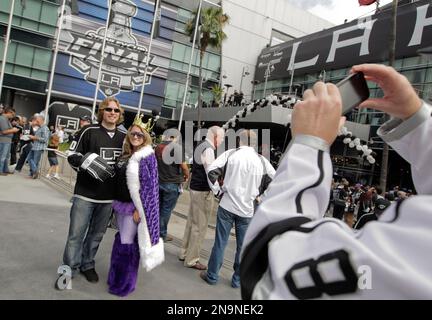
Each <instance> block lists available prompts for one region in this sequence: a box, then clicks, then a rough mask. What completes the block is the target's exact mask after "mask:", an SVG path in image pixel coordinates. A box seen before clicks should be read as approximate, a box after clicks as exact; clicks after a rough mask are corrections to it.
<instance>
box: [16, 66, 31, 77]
mask: <svg viewBox="0 0 432 320" xmlns="http://www.w3.org/2000/svg"><path fill="white" fill-rule="evenodd" d="M14 74H16V75H18V76H22V77H30V74H31V69H30V68H26V67H21V66H17V65H15V70H14Z"/></svg>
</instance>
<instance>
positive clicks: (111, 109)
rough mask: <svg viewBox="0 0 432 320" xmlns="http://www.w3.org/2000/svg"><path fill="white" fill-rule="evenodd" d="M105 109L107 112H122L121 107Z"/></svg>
mask: <svg viewBox="0 0 432 320" xmlns="http://www.w3.org/2000/svg"><path fill="white" fill-rule="evenodd" d="M104 111H106V112H112V111H114V112H115V113H120V109H118V108H105V109H104Z"/></svg>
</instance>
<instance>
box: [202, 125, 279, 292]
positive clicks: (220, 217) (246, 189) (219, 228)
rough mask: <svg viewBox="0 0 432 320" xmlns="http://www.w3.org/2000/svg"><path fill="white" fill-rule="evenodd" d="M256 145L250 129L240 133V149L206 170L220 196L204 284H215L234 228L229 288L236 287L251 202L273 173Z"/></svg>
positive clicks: (229, 151) (226, 153)
mask: <svg viewBox="0 0 432 320" xmlns="http://www.w3.org/2000/svg"><path fill="white" fill-rule="evenodd" d="M256 143H257V137H256V134H255V133H254V132H253V131H251V130H243V131H242V132H241V133H240V148H238V149H231V150H228V151H226V152H224V153H223V154H221V155H220V156H219V157H218V158H217V159H216V160H215V161H214V162H213V163H212V164H211V165H210V166H209V168H208V178H209V182H210V187H211V188H212V191H213V192H214V193H215V194H216V195H219V196H220V195H221V196H222V198H221V200H220V203H219V208H218V212H217V221H216V235H215V242H214V245H213V249H212V252H211V255H210V260H209V262H208V270H207V272H206V271H203V272H201V275H200V276H201V278H202V279H203V280H204V281H206V282H207V283H208V284H216V283H217V281H218V279H219V275H218V274H219V270H220V268H221V266H222V262H223V256H224V251H225V247H226V245H227V242H228V238H229V235H230V231H231V228H232V227H233V225H235V231H236V243H237V248H236V255H235V261H234V274H233V276H232V280H231V286H232V287H233V288H238V287H240V251H241V248H242V244H243V238H244V235H245V233H246V230H247V227H248V225H249V222H250V220H251V219H252V216H253V214H254V202H255V199H256V198H257V197H258V196H260V194H261V191H262V188H260V186H261V183H262V182H263V181H264V180H265V178H264V177H265V175H266V174H267V176H268V177H270V178H273V176H274V174H275V170H274V168H273V167H272V165H271V164H270V162H269V161H268V160H267V159H266V158H264V157H262V156H261V155H259V154H258V153H257V152H256V151H255V149H254V147H255V146H256ZM221 178H223V184H222V182H221V181H222V179H221ZM218 180H219V182H218ZM220 184H222V186H221V187H220Z"/></svg>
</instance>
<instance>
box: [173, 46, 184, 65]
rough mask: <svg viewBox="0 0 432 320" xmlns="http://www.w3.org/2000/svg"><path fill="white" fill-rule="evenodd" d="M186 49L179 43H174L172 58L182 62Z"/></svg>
mask: <svg viewBox="0 0 432 320" xmlns="http://www.w3.org/2000/svg"><path fill="white" fill-rule="evenodd" d="M185 49H186V47H185V46H184V45H182V44H180V43H174V45H173V53H172V58H173V59H174V60H178V61H183V57H184V55H185Z"/></svg>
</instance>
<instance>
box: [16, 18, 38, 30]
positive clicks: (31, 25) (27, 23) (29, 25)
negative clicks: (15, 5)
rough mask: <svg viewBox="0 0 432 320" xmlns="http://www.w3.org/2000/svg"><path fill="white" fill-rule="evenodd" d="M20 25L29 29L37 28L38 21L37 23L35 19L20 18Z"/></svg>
mask: <svg viewBox="0 0 432 320" xmlns="http://www.w3.org/2000/svg"><path fill="white" fill-rule="evenodd" d="M20 25H21V27H23V28H27V29H30V30H37V29H38V26H39V23H37V22H35V21H31V20H26V19H22V20H21V24H20Z"/></svg>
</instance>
